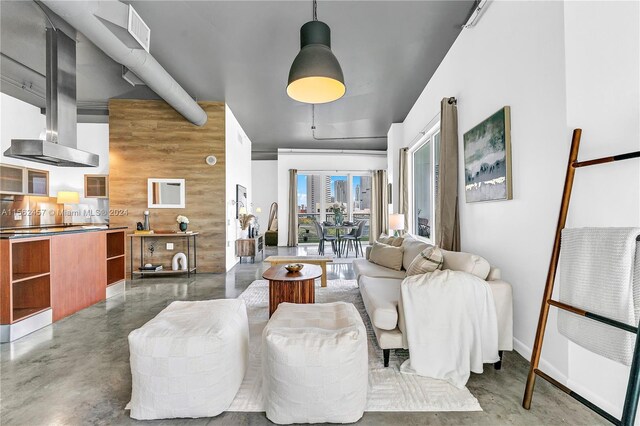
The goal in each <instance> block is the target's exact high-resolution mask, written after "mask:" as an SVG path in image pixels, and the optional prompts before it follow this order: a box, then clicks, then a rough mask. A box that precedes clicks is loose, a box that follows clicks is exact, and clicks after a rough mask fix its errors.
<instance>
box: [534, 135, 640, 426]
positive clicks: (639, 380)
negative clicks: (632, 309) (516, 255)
mask: <svg viewBox="0 0 640 426" xmlns="http://www.w3.org/2000/svg"><path fill="white" fill-rule="evenodd" d="M581 136H582V129H575V130H574V131H573V138H572V140H571V151H570V153H569V162H568V164H567V174H566V177H565V181H564V190H563V193H562V204H561V205H560V214H559V217H558V225H557V227H556V236H555V240H554V243H553V252H552V254H551V261H550V262H549V270H548V272H547V281H546V285H545V289H544V294H543V298H542V307H541V308H540V318H539V320H538V328H537V330H536V338H535V341H534V344H533V353H532V354H531V367H530V369H529V375H528V377H527V385H526V388H525V391H524V398H523V401H522V406H523V407H524V408H526V409H527V410H528V409H530V408H531V399H532V397H533V389H534V386H535V384H536V376H539V377H542V378H543V379H545V380H546V381H548V382H549V383H551V384H552V385H554V386H556V387H557V388H558V389H560V390H562V391H563V392H565V393H567V394H568V395H569V396H571V397H573V398H574V399H576V400H577V401H579V402H580V403H582V404H584V405H585V406H587V407H588V408H590V409H591V410H593V411H595V412H596V413H598V414H599V415H601V416H602V417H604V418H605V419H607V420H609V421H610V422H611V423H613V424H615V425H624V426H633V424H634V421H635V417H636V411H637V409H638V397H639V396H640V339H636V344H635V348H634V352H633V360H632V363H631V371H630V374H629V381H628V384H627V392H626V396H625V401H624V408H623V412H622V418H621V419H617V418H616V417H614V416H613V415H612V414H610V413H608V412H607V411H605V410H603V409H602V408H600V407H598V406H597V405H596V404H594V403H592V402H590V401H589V400H587V399H586V398H584V397H582V396H580V395H579V394H577V393H575V392H574V391H572V390H571V389H569V388H568V387H567V386H565V385H563V384H562V383H560V382H558V381H557V380H555V379H553V378H552V377H550V376H548V375H547V374H545V373H544V372H542V371H540V370H539V369H538V364H539V362H540V354H541V352H542V343H543V341H544V333H545V329H546V326H547V319H548V317H549V308H550V307H551V306H553V307H556V308H559V309H563V310H565V311H568V312H571V313H573V314H575V315H580V316H583V317H586V318H590V319H592V320H595V321H598V322H601V323H603V324H607V325H610V326H612V327H615V328H619V329H621V330H625V331H628V332H630V333H634V334H635V335H636V336H637V335H638V327H634V326H632V325H629V324H625V323H623V322H620V321H616V320H614V319H611V318H607V317H604V316H602V315H598V314H595V313H593V312H588V311H585V310H584V309H580V308H576V307H574V306H571V305H567V304H566V303H562V302H558V301H556V300H553V299H552V298H551V297H552V293H553V286H554V281H555V277H556V271H557V269H558V259H559V258H560V240H561V236H562V230H563V229H564V227H565V224H566V222H567V212H568V211H569V201H570V200H571V189H572V187H573V178H574V175H575V171H576V169H577V168H579V167H587V166H594V165H597V164H605V163H612V162H615V161H621V160H629V159H632V158H640V151H635V152H630V153H627V154H620V155H614V156H611V157H603V158H597V159H595V160H588V161H578V151H579V149H580V137H581Z"/></svg>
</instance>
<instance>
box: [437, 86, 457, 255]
mask: <svg viewBox="0 0 640 426" xmlns="http://www.w3.org/2000/svg"><path fill="white" fill-rule="evenodd" d="M436 238H437V240H436V241H437V244H438V246H440V247H441V248H443V249H445V250H450V251H460V218H459V216H458V107H457V106H456V100H455V98H443V99H442V101H441V102H440V165H439V171H438V190H437V197H436Z"/></svg>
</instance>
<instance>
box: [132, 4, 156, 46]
mask: <svg viewBox="0 0 640 426" xmlns="http://www.w3.org/2000/svg"><path fill="white" fill-rule="evenodd" d="M127 31H129V34H131V36H132V37H133V38H135V39H136V41H137V42H138V43H140V46H142V48H143V49H144V50H146V51H147V52H148V51H149V44H150V43H151V29H150V28H149V26H148V25H147V24H145V23H144V21H143V20H142V18H141V17H140V15H138V12H136V10H135V9H134V8H133V6H131V5H129V21H128V24H127Z"/></svg>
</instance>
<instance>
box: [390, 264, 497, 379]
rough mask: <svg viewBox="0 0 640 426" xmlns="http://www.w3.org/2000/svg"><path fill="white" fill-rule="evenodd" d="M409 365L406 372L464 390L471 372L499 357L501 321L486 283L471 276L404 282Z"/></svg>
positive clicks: (447, 273)
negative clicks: (431, 378) (447, 383)
mask: <svg viewBox="0 0 640 426" xmlns="http://www.w3.org/2000/svg"><path fill="white" fill-rule="evenodd" d="M401 293H402V294H401V298H402V304H403V308H404V315H405V321H406V326H405V328H406V335H407V336H406V337H407V341H408V343H409V354H410V357H411V358H410V359H408V360H407V361H405V363H404V364H402V371H403V372H406V373H414V374H418V375H420V376H427V377H433V378H435V379H442V380H446V381H447V382H449V383H451V384H452V385H454V386H456V387H458V388H462V387H464V386H465V384H466V383H467V380H469V375H470V372H471V371H473V372H474V373H482V371H483V370H482V368H483V364H484V363H489V362H491V363H493V362H496V361H498V360H499V357H498V320H497V315H496V308H495V304H494V301H493V294H492V293H491V289H490V288H489V284H487V283H486V282H485V281H484V280H481V279H480V278H478V277H475V276H473V275H471V274H468V273H466V272H460V271H451V270H444V271H435V272H433V273H430V274H424V275H414V276H410V277H407V278H405V280H404V281H403V282H402V288H401Z"/></svg>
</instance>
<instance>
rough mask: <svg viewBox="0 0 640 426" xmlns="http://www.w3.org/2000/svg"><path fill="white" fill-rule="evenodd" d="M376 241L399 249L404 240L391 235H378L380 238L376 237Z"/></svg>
mask: <svg viewBox="0 0 640 426" xmlns="http://www.w3.org/2000/svg"><path fill="white" fill-rule="evenodd" d="M378 241H379V242H381V243H382V244H387V245H390V246H393V247H400V246H401V245H402V241H404V238H402V237H394V236H393V235H387V234H380V237H378Z"/></svg>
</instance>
